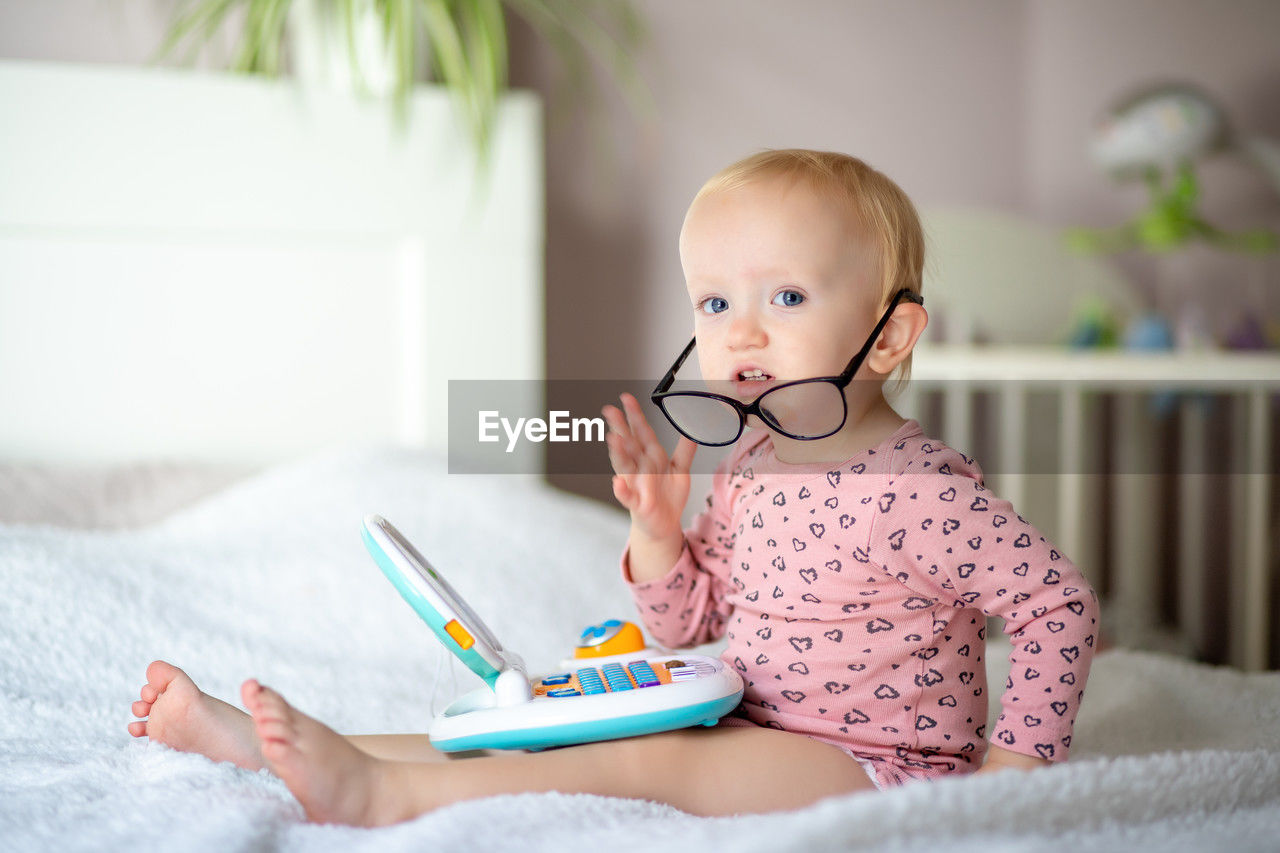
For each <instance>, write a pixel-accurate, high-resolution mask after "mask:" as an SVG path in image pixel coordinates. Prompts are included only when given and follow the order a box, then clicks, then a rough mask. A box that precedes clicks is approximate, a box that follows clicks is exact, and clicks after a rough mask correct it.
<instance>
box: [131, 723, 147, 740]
mask: <svg viewBox="0 0 1280 853" xmlns="http://www.w3.org/2000/svg"><path fill="white" fill-rule="evenodd" d="M129 734H131V735H133V736H134V737H146V736H147V721H146V720H138V721H136V722H132V723H130V724H129Z"/></svg>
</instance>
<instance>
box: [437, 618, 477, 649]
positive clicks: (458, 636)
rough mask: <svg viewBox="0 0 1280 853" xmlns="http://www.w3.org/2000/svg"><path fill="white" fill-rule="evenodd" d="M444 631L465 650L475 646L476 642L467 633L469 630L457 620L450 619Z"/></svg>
mask: <svg viewBox="0 0 1280 853" xmlns="http://www.w3.org/2000/svg"><path fill="white" fill-rule="evenodd" d="M444 631H445V633H446V634H448V635H449V636H450V637H453V641H454V642H455V643H457V644H458V645H459V646H461V647H462V648H464V649H469V648H471V647H472V646H474V645H475V643H476V641H475V640H473V639H472V638H471V635H470V634H468V633H467V629H466V628H463V627H462V626H461V625H459V624H458V620H457V619H450V620H449V621H448V623H446V624H445V626H444Z"/></svg>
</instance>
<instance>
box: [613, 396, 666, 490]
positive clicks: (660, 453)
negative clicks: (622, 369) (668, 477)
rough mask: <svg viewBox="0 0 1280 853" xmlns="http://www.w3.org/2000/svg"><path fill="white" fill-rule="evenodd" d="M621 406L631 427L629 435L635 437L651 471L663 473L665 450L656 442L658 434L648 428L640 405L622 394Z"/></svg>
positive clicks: (630, 397)
mask: <svg viewBox="0 0 1280 853" xmlns="http://www.w3.org/2000/svg"><path fill="white" fill-rule="evenodd" d="M622 405H623V406H624V407H625V409H626V414H627V424H628V425H629V426H630V427H631V433H632V435H634V436H635V439H636V441H637V442H638V443H639V445H640V449H641V451H642V452H643V453H644V455H645V457H646V458H647V459H648V461H649V464H650V465H651V466H652V468H653V471H654V472H655V473H665V472H666V470H667V463H668V459H667V449H666V448H665V447H663V446H662V442H660V441H659V440H658V434H657V433H655V432H654V431H653V427H651V426H649V421H648V419H647V418H645V416H644V412H643V411H642V410H641V409H640V403H639V402H637V401H636V398H635V397H632V396H631V395H630V394H623V395H622Z"/></svg>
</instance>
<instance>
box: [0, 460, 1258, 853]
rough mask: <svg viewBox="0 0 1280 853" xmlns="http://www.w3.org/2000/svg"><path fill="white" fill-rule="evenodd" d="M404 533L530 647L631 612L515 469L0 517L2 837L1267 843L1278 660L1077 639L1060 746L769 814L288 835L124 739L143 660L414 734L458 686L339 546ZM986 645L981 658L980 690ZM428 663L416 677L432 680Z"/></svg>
mask: <svg viewBox="0 0 1280 853" xmlns="http://www.w3.org/2000/svg"><path fill="white" fill-rule="evenodd" d="M368 512H379V513H382V514H384V515H385V516H387V517H388V518H390V519H392V520H393V522H394V523H396V524H397V525H398V526H399V527H401V529H403V530H404V531H406V533H408V535H410V536H411V537H412V538H413V539H414V540H415V541H416V542H417V543H418V544H420V545H421V547H422V548H423V549H424V550H425V551H426V553H427V554H428V555H429V556H430V557H431V558H432V560H433V561H435V562H436V563H437V564H438V565H439V566H440V567H441V568H442V569H443V570H445V571H447V572H448V574H449V577H450V579H451V581H452V582H453V583H454V585H455V586H457V587H458V588H459V589H460V591H461V592H462V593H463V594H464V595H465V596H467V597H468V599H469V600H470V601H471V602H472V604H473V605H474V606H475V607H476V608H477V609H478V611H479V612H480V613H481V614H482V615H484V616H485V617H486V619H487V620H488V621H489V622H490V623H491V624H492V626H493V627H494V628H495V630H496V631H497V632H498V633H499V635H500V636H501V637H502V638H503V639H504V641H505V642H506V643H507V644H509V645H510V646H512V647H513V648H516V649H519V650H521V651H523V652H525V653H526V655H527V656H528V658H529V659H530V663H531V664H532V665H534V666H535V667H536V666H539V665H541V666H551V665H552V662H553V661H554V660H555V659H556V658H557V657H559V656H560V655H561V654H562V653H564V652H565V651H566V649H567V647H568V646H569V645H570V643H571V640H572V638H573V637H574V635H575V631H576V630H578V629H579V628H580V627H581V626H582V625H584V624H588V623H591V622H594V621H597V620H598V619H600V618H602V617H605V616H609V615H619V616H624V617H625V616H629V615H632V614H633V610H632V608H631V605H630V602H629V601H628V599H627V596H626V594H625V592H624V591H623V589H622V586H621V584H620V583H619V581H618V577H617V554H618V548H619V545H620V543H621V542H622V541H623V538H624V536H625V532H626V523H625V519H624V518H623V517H622V516H621V515H620V514H619V513H616V512H613V511H611V510H609V509H607V508H603V507H601V506H599V505H597V504H593V503H590V502H586V501H583V500H580V499H577V498H572V497H569V496H566V495H564V494H563V493H558V492H554V491H552V490H551V489H549V488H548V487H546V486H543V485H541V484H539V483H537V482H536V481H534V480H533V478H511V477H503V478H499V477H494V476H450V475H448V474H447V473H446V470H445V466H444V464H443V463H442V462H441V461H440V460H439V459H438V458H437V457H434V456H432V455H430V454H427V453H423V452H417V451H405V450H376V449H370V450H367V451H349V452H343V453H331V454H322V455H320V456H316V457H313V458H311V459H309V460H306V461H303V462H299V463H295V464H292V465H288V466H282V467H276V468H272V469H270V470H267V471H265V472H263V473H260V474H257V475H254V476H251V477H249V478H247V479H245V480H242V481H240V482H238V483H236V484H234V485H232V486H230V487H227V488H226V489H224V490H222V491H220V492H219V493H217V494H215V495H212V496H210V497H208V498H205V499H204V500H202V501H200V502H198V503H197V504H195V505H194V506H191V507H188V508H187V509H185V510H181V511H178V512H177V513H175V514H173V515H172V516H170V517H169V518H167V519H165V520H163V521H160V522H157V523H154V524H151V525H148V526H143V527H137V528H132V529H125V530H114V531H103V530H73V529H68V528H62V527H55V526H48V525H43V526H42V525H7V526H0V577H3V578H4V582H5V592H6V594H5V596H4V598H3V599H0V625H3V630H2V631H0V685H3V687H2V689H0V743H3V752H2V754H0V847H3V848H5V849H13V850H36V849H49V850H53V849H57V850H79V849H85V850H89V849H92V850H100V849H125V848H128V849H135V848H141V849H151V848H154V847H160V846H164V847H166V848H167V849H178V850H211V851H213V850H217V851H227V850H273V849H282V850H295V849H303V850H329V849H332V850H352V849H377V850H389V849H392V850H394V849H410V848H412V849H429V848H430V849H436V848H440V849H450V848H452V849H458V848H460V847H464V846H465V847H476V848H479V849H511V850H517V849H519V850H524V849H537V850H544V849H545V850H563V849H566V848H568V847H573V848H577V849H582V848H584V847H585V848H588V849H589V848H590V847H592V846H603V845H608V846H609V847H610V848H611V849H623V850H627V849H654V848H666V849H688V850H707V849H713V850H714V849H742V850H778V849H788V850H805V851H808V850H817V849H833V850H834V849H867V848H876V847H882V846H891V847H893V849H907V850H917V849H919V850H925V849H936V848H937V847H939V846H940V845H945V846H946V848H947V849H950V850H992V849H1026V848H1034V849H1051V850H1054V849H1063V850H1066V849H1089V850H1093V849H1113V850H1121V849H1124V850H1129V849H1145V850H1168V849H1185V850H1194V849H1231V850H1274V849H1275V838H1276V833H1277V832H1280V739H1278V738H1277V733H1280V674H1274V673H1273V674H1256V675H1244V674H1241V673H1238V672H1236V671H1233V670H1227V669H1214V668H1210V667H1205V666H1200V665H1196V664H1191V663H1187V662H1183V661H1179V660H1177V659H1174V658H1170V657H1163V656H1158V655H1151V654H1143V653H1135V652H1125V651H1107V652H1103V653H1101V654H1100V655H1099V656H1098V658H1097V660H1096V662H1095V664H1094V671H1093V676H1092V678H1091V679H1090V682H1089V687H1088V692H1087V694H1086V699H1085V703H1084V707H1083V711H1082V713H1081V717H1080V720H1079V723H1078V726H1077V734H1076V746H1075V749H1074V750H1073V756H1072V760H1071V761H1070V762H1069V763H1067V764H1065V765H1061V766H1056V767H1053V768H1051V769H1048V770H1044V771H1039V772H1036V773H1034V774H1030V775H1024V774H1006V775H1003V776H997V777H992V778H969V779H961V780H954V781H945V782H939V783H931V784H920V785H916V786H912V787H907V788H903V789H899V790H895V791H891V792H888V793H883V794H865V795H857V796H852V797H847V798H839V799H834V800H830V801H827V802H823V803H820V804H817V805H815V806H813V807H811V808H808V809H805V810H802V811H798V812H795V813H790V814H779V815H772V816H756V817H740V818H733V819H699V818H693V817H690V816H687V815H683V814H681V813H678V812H677V811H675V810H673V809H671V808H668V807H665V806H659V805H655V804H652V803H644V802H638V801H624V800H613V799H606V798H596V797H585V796H564V795H556V794H547V795H523V796H518V797H501V798H494V799H490V800H485V801H477V802H471V803H465V804H461V805H458V806H454V807H451V808H448V809H444V810H442V811H440V812H437V813H435V814H430V815H426V816H424V817H422V818H420V819H418V820H416V821H413V822H412V823H409V824H405V825H401V826H397V827H392V828H387V829H379V830H354V829H348V828H338V827H318V826H310V825H307V824H306V823H305V822H304V821H303V818H302V813H301V810H300V808H299V807H298V805H297V804H296V802H295V801H294V800H293V799H292V798H291V797H290V795H289V794H288V792H287V790H285V788H284V787H283V786H282V785H281V784H280V783H279V782H278V781H277V780H274V779H272V778H271V777H270V776H269V775H267V774H265V773H262V774H254V773H249V772H247V771H243V770H239V769H237V768H235V767H233V766H231V765H215V764H213V763H212V762H210V761H207V760H205V759H203V758H201V757H197V756H191V755H185V754H180V753H176V752H173V751H170V750H167V749H165V748H163V747H160V746H154V745H148V744H147V743H145V742H142V741H135V740H133V739H132V738H130V737H129V735H128V734H127V733H126V731H125V725H126V724H127V723H128V722H129V720H130V719H131V718H132V717H131V715H130V712H129V704H130V702H131V701H132V700H133V699H134V698H135V696H136V691H137V690H138V688H139V687H140V686H141V683H142V673H143V669H144V668H145V666H146V664H147V663H148V662H149V661H150V660H151V659H152V658H154V657H165V658H168V659H170V660H173V661H176V662H178V663H180V664H181V665H182V666H184V667H186V668H187V669H188V670H189V671H190V672H191V674H192V675H193V676H194V677H195V678H196V679H197V682H198V683H200V684H201V685H202V686H204V687H205V688H207V689H208V690H210V691H211V692H214V693H216V694H219V695H223V696H227V697H234V696H235V695H236V690H237V687H238V685H239V683H240V681H241V680H242V679H244V678H246V677H248V676H256V677H259V678H261V679H263V680H264V681H266V682H268V683H271V684H274V685H276V686H278V687H279V688H280V689H282V690H283V691H284V692H285V694H286V695H288V696H289V697H290V698H291V699H293V700H294V701H295V702H296V703H297V704H298V705H299V706H300V707H301V708H303V709H304V710H306V711H308V712H310V713H312V714H314V715H316V716H318V717H319V718H321V719H323V720H326V721H327V722H329V723H331V724H333V725H334V726H336V727H337V728H338V729H339V730H341V731H346V732H353V733H356V732H383V731H417V730H421V729H422V728H423V726H424V724H425V723H426V720H427V719H428V717H429V712H430V706H431V704H432V700H433V684H434V683H435V681H439V682H440V683H441V684H442V688H441V690H440V692H439V694H438V695H437V696H436V697H435V699H436V701H437V707H442V705H443V702H444V701H446V700H448V699H449V698H451V697H452V695H453V692H454V690H455V689H456V690H463V689H467V688H469V687H470V686H472V685H473V684H474V680H473V677H472V676H471V675H470V674H469V673H467V672H466V671H465V670H464V669H463V668H462V667H461V666H459V667H457V675H458V681H457V683H456V685H455V684H454V683H453V682H452V680H451V677H450V675H449V671H448V669H443V670H441V669H440V661H441V659H442V657H444V655H445V653H444V652H443V650H442V647H441V646H440V645H439V643H437V642H436V641H435V639H434V637H433V636H432V635H431V634H430V633H429V631H428V629H427V628H426V627H425V626H423V625H422V624H421V623H420V622H419V621H418V619H417V617H416V616H415V615H414V614H413V613H412V611H411V610H410V609H409V608H408V607H407V606H405V605H404V604H403V602H401V601H400V599H399V598H398V596H397V595H396V593H395V591H394V590H393V589H392V588H391V586H390V585H389V584H387V583H386V582H385V581H384V580H383V579H382V577H381V575H380V574H379V572H378V570H377V568H376V567H375V566H374V564H373V562H372V561H371V560H370V559H369V558H368V557H367V555H366V554H365V553H364V550H363V547H362V545H361V543H360V540H359V535H358V526H359V521H360V518H361V517H362V515H363V514H365V513H368ZM1001 658H1002V655H1001V654H1000V653H999V651H997V650H993V654H991V655H990V656H989V660H990V661H991V667H992V673H991V676H990V678H991V683H993V684H999V683H1001V682H1002V681H1003V675H1002V674H1001V673H1000V672H999V670H1000V668H1001ZM433 679H434V680H433Z"/></svg>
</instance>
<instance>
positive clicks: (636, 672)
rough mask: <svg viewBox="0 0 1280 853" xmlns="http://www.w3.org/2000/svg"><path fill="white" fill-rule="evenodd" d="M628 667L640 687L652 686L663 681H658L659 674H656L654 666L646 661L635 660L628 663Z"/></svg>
mask: <svg viewBox="0 0 1280 853" xmlns="http://www.w3.org/2000/svg"><path fill="white" fill-rule="evenodd" d="M627 669H629V670H631V674H632V675H633V676H634V677H635V679H636V686H638V687H652V686H654V685H655V684H660V683H661V682H660V681H658V676H656V675H655V674H654V672H653V668H652V667H650V666H649V664H648V663H646V662H645V661H642V660H641V661H634V662H633V663H630V664H628V665H627Z"/></svg>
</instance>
